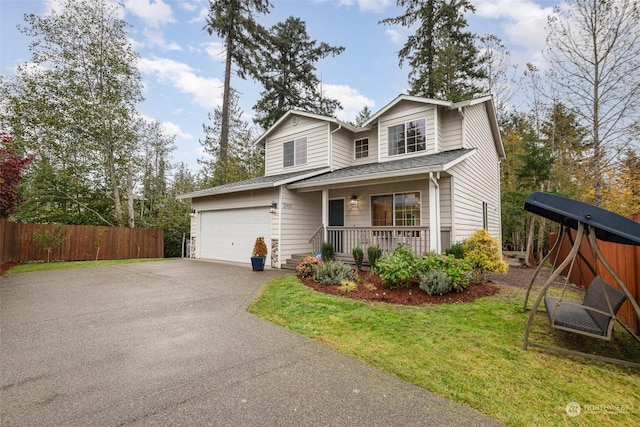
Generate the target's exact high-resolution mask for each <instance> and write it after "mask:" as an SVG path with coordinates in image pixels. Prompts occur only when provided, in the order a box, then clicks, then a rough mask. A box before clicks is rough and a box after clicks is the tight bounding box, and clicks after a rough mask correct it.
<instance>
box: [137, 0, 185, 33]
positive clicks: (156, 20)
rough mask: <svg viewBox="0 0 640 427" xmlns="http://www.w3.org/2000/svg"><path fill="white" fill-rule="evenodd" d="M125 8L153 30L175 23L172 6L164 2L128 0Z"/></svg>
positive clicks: (158, 0) (159, 0)
mask: <svg viewBox="0 0 640 427" xmlns="http://www.w3.org/2000/svg"><path fill="white" fill-rule="evenodd" d="M125 8H126V9H127V11H129V12H131V13H132V14H133V15H135V16H137V17H138V18H140V19H141V20H143V21H144V23H145V24H146V25H148V26H150V27H151V28H160V27H162V26H164V25H165V24H168V23H170V22H175V19H174V18H173V11H172V10H171V6H169V5H168V4H166V3H164V2H163V1H162V0H156V1H153V0H126V1H125Z"/></svg>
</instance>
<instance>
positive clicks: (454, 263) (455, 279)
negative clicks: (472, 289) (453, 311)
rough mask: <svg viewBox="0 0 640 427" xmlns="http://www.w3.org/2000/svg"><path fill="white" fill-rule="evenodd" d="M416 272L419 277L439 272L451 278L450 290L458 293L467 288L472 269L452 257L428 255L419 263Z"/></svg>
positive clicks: (462, 261)
mask: <svg viewBox="0 0 640 427" xmlns="http://www.w3.org/2000/svg"><path fill="white" fill-rule="evenodd" d="M418 271H419V273H420V274H421V275H427V274H428V273H430V272H432V271H440V272H442V273H444V274H446V275H447V276H449V277H450V278H451V282H452V285H451V286H452V288H453V289H454V290H456V291H458V292H460V291H462V290H464V289H466V288H468V287H469V279H470V278H471V271H472V268H471V264H469V262H468V261H467V260H464V259H457V258H456V257H454V256H453V255H441V254H437V253H428V254H426V255H425V256H424V257H423V258H422V260H421V261H420V266H419V270H418Z"/></svg>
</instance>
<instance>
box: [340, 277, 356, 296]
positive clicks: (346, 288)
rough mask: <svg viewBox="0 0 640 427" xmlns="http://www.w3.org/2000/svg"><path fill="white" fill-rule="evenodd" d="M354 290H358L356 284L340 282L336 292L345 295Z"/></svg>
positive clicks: (347, 281)
mask: <svg viewBox="0 0 640 427" xmlns="http://www.w3.org/2000/svg"><path fill="white" fill-rule="evenodd" d="M356 289H358V285H356V283H355V282H352V281H351V280H343V281H342V282H340V286H338V290H339V291H340V292H344V293H345V294H348V293H349V292H353V291H355V290H356Z"/></svg>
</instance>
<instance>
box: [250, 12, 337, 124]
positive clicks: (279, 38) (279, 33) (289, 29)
mask: <svg viewBox="0 0 640 427" xmlns="http://www.w3.org/2000/svg"><path fill="white" fill-rule="evenodd" d="M269 36H270V37H269V55H267V56H266V57H265V58H264V74H263V75H262V77H261V79H260V80H261V82H262V84H263V86H264V90H263V91H262V92H261V94H260V96H261V98H260V99H259V100H258V102H257V103H256V105H255V106H254V109H255V111H256V118H255V121H256V123H258V124H260V126H262V128H263V129H269V127H271V125H273V124H274V123H275V122H276V121H277V120H278V119H279V118H280V117H282V116H283V115H284V114H285V113H286V112H287V111H289V110H291V109H294V108H295V109H300V110H304V111H309V112H312V113H317V114H322V115H327V116H333V114H334V112H335V110H336V108H339V107H340V103H339V102H338V101H337V100H334V99H328V98H326V97H325V96H324V94H323V93H322V86H321V82H320V80H319V79H318V77H317V76H316V74H315V72H316V63H317V62H318V61H320V60H321V59H323V58H325V57H327V56H329V55H331V56H336V55H339V54H340V53H342V52H343V51H344V47H335V46H330V45H329V44H327V43H324V42H322V43H318V42H317V41H316V40H311V38H310V37H309V35H308V34H307V29H306V25H305V23H304V21H302V20H301V19H300V18H294V17H289V18H287V20H286V21H284V22H279V23H277V24H275V25H274V26H273V27H271V29H270V30H269Z"/></svg>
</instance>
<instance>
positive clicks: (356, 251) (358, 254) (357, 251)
mask: <svg viewBox="0 0 640 427" xmlns="http://www.w3.org/2000/svg"><path fill="white" fill-rule="evenodd" d="M351 254H352V255H353V261H354V262H355V263H356V268H357V269H358V270H362V260H363V259H364V251H363V250H362V248H358V247H355V248H353V250H352V251H351Z"/></svg>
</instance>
